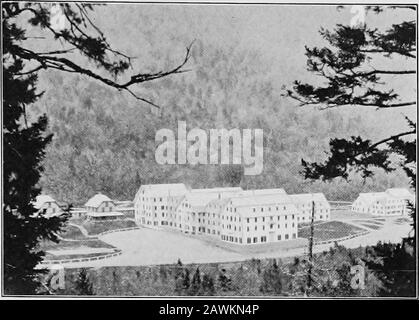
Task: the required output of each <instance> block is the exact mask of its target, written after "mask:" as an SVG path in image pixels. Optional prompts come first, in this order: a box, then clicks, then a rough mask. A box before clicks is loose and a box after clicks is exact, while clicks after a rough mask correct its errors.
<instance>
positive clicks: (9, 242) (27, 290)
mask: <svg viewBox="0 0 419 320" xmlns="http://www.w3.org/2000/svg"><path fill="white" fill-rule="evenodd" d="M53 6H54V7H55V8H58V9H59V12H60V14H61V17H62V18H64V19H65V25H64V28H62V29H60V30H59V28H58V27H57V26H56V25H54V23H53V21H55V18H56V17H54V16H53V14H52V11H51V9H52V7H53ZM1 9H2V30H3V43H2V45H3V132H4V134H3V143H4V144H3V148H4V149H3V154H4V162H3V183H4V202H3V222H4V233H3V237H4V238H3V244H4V260H3V272H4V290H5V293H6V294H34V293H36V292H37V288H38V287H39V276H40V274H41V273H43V272H44V271H45V270H40V269H35V267H36V266H37V265H38V264H39V262H40V261H41V260H42V257H43V255H44V253H43V252H42V250H40V249H39V246H38V244H39V242H40V241H41V240H51V241H54V242H57V241H58V238H57V237H56V233H57V232H59V231H60V230H61V228H62V227H63V225H64V223H65V220H66V219H67V215H62V216H61V217H53V218H49V219H47V218H46V217H45V216H44V214H43V213H40V214H38V215H37V216H36V217H35V216H34V213H35V211H36V210H35V208H34V207H33V201H34V200H35V197H36V196H37V195H39V194H40V192H41V190H40V188H39V187H38V181H39V179H40V176H41V174H42V171H43V167H42V164H41V161H42V160H43V158H44V155H45V147H46V146H47V144H48V143H49V142H50V141H51V138H52V136H51V135H46V134H45V131H46V128H47V124H48V121H47V117H46V115H42V116H40V117H39V118H38V119H37V120H35V121H33V122H31V123H30V122H29V121H28V119H27V117H26V110H27V108H28V107H30V106H31V105H32V104H33V103H34V102H36V101H37V100H38V99H39V98H40V97H41V95H42V92H38V91H37V80H38V73H39V72H40V71H41V70H46V69H52V70H57V71H60V72H64V73H72V74H74V73H77V74H82V75H84V76H87V77H90V78H92V79H95V80H97V81H99V82H101V83H103V84H105V85H107V86H110V87H113V88H116V89H117V90H120V91H125V92H128V93H130V94H131V95H132V96H134V97H135V98H136V99H138V100H140V101H142V102H145V103H148V104H151V105H153V106H155V107H158V106H157V105H156V104H155V103H153V102H152V101H150V100H148V99H146V98H143V97H141V96H138V95H137V94H135V93H134V92H133V91H132V86H133V85H136V84H140V83H143V82H147V81H151V80H156V79H159V78H163V77H166V76H168V75H170V74H176V73H180V72H182V71H183V70H182V67H183V66H184V65H185V63H186V62H187V61H188V59H189V48H187V53H186V56H185V58H184V60H183V62H182V63H181V64H179V65H178V66H176V67H174V68H172V69H170V70H167V71H159V72H156V73H147V74H141V73H137V74H133V75H132V76H131V78H130V80H128V81H126V82H118V80H119V79H120V78H119V76H120V75H122V74H123V73H125V72H126V71H127V70H128V69H129V68H130V67H131V58H130V57H128V56H127V55H125V54H122V53H120V52H118V51H117V50H115V49H113V48H112V47H111V46H110V45H109V43H108V42H107V40H106V38H105V36H104V35H103V33H102V32H101V31H100V29H99V28H98V27H97V26H96V25H94V24H93V22H92V20H91V19H90V18H89V12H90V11H91V10H93V5H91V4H68V3H62V4H56V5H52V4H48V3H19V2H8V3H2V8H1ZM17 21H19V24H18V23H17ZM34 29H38V30H39V31H40V32H41V33H43V34H44V35H45V37H43V36H42V37H37V38H36V39H37V40H35V41H44V39H47V38H48V37H49V36H52V38H53V39H54V40H55V41H53V42H54V44H55V45H56V46H57V47H56V48H54V49H51V50H50V51H48V52H37V51H34V50H31V49H30V48H31V46H29V45H28V43H27V42H28V41H30V40H29V39H30V37H28V36H27V35H26V32H27V31H28V30H30V31H34ZM92 32H93V33H95V34H92ZM31 41H34V39H31ZM38 45H39V47H42V45H43V44H40V43H38ZM63 46H64V47H68V48H67V49H63ZM32 47H35V48H37V46H32ZM69 53H72V54H74V53H78V54H79V55H80V56H82V57H84V58H87V60H88V61H90V62H93V64H94V66H95V67H97V68H101V69H104V70H105V71H107V73H108V74H110V75H111V77H105V76H102V75H101V74H99V73H96V72H94V71H92V70H90V69H88V68H85V67H84V66H82V65H79V64H78V63H76V62H75V61H73V60H72V59H71V56H70V55H69ZM56 108H60V106H59V105H57V106H56Z"/></svg>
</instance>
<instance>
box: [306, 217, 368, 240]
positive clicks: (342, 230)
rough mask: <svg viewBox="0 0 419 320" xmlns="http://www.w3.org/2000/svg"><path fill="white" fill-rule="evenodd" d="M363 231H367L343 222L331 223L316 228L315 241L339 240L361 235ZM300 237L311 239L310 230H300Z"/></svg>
mask: <svg viewBox="0 0 419 320" xmlns="http://www.w3.org/2000/svg"><path fill="white" fill-rule="evenodd" d="M363 231H365V229H361V228H358V227H355V226H353V225H351V224H348V223H344V222H341V221H329V222H326V223H323V224H320V225H317V226H315V227H314V240H315V241H325V240H333V239H339V238H343V237H347V236H351V235H354V234H357V233H361V232H363ZM298 237H300V238H307V239H308V238H309V237H310V228H309V227H304V228H300V229H299V230H298Z"/></svg>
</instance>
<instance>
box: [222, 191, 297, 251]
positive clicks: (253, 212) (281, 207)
mask: <svg viewBox="0 0 419 320" xmlns="http://www.w3.org/2000/svg"><path fill="white" fill-rule="evenodd" d="M297 216H298V210H297V208H296V207H295V205H294V203H293V202H292V199H291V198H290V196H289V195H287V194H281V193H276V194H267V195H264V194H260V195H250V196H244V197H233V198H230V199H229V200H228V201H227V202H226V204H225V206H224V207H223V209H222V211H221V217H220V223H221V226H220V239H221V240H223V241H227V242H232V243H237V244H257V243H266V242H278V241H284V240H291V239H296V238H297V233H298V229H297V228H298V223H297Z"/></svg>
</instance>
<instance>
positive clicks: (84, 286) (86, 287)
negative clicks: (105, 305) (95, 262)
mask: <svg viewBox="0 0 419 320" xmlns="http://www.w3.org/2000/svg"><path fill="white" fill-rule="evenodd" d="M75 287H76V292H77V294H78V295H81V296H91V295H94V292H93V284H92V283H91V282H90V280H89V276H88V274H87V269H86V268H82V269H81V270H80V271H79V273H78V275H77V279H76V283H75Z"/></svg>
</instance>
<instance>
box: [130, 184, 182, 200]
mask: <svg viewBox="0 0 419 320" xmlns="http://www.w3.org/2000/svg"><path fill="white" fill-rule="evenodd" d="M141 190H144V191H145V193H147V196H155V197H167V196H180V195H183V194H185V193H186V192H187V191H188V190H187V189H186V186H185V185H184V184H183V183H168V184H145V185H142V186H141V187H140V190H139V191H141ZM137 194H138V193H137Z"/></svg>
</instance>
